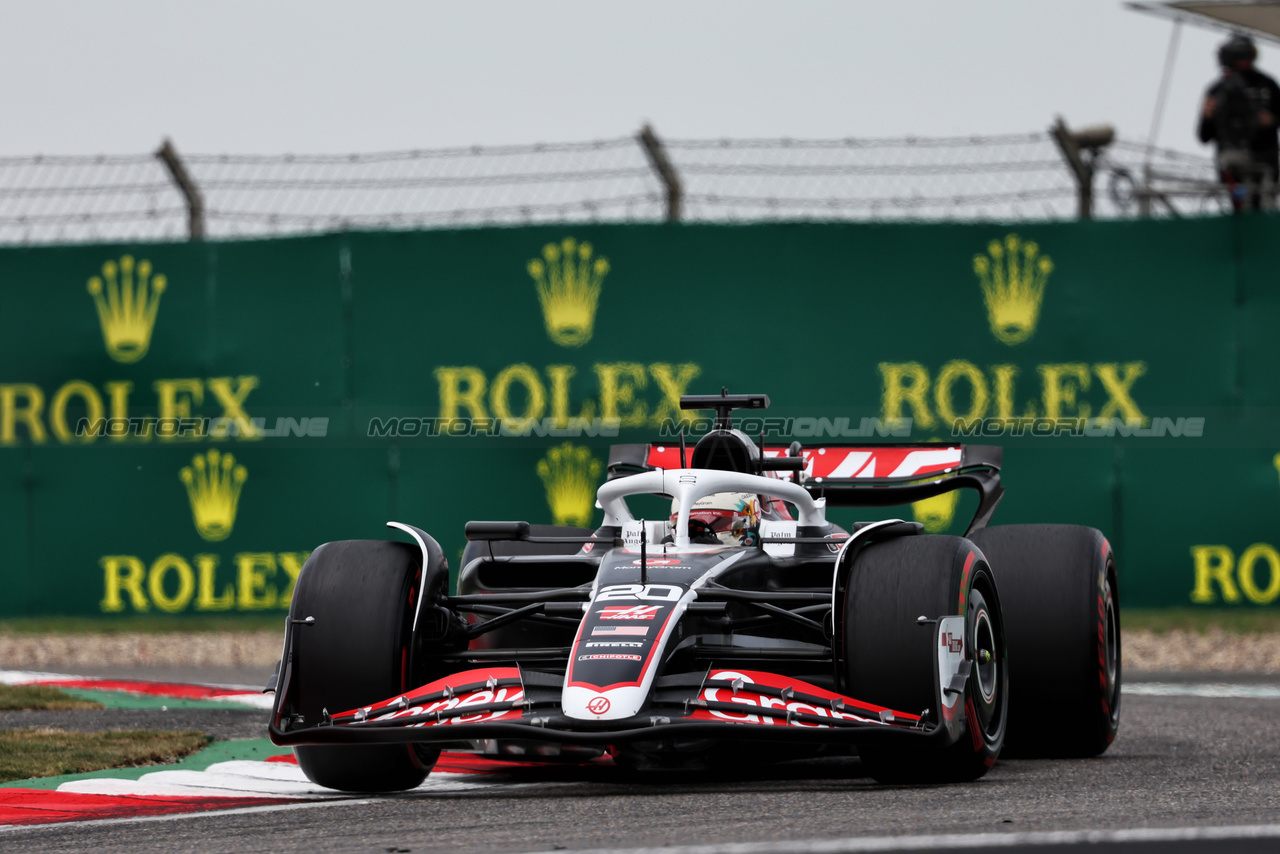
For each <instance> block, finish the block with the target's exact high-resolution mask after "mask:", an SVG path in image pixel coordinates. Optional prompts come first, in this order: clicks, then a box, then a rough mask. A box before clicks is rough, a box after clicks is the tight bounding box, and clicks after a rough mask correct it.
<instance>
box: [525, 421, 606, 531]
mask: <svg viewBox="0 0 1280 854" xmlns="http://www.w3.org/2000/svg"><path fill="white" fill-rule="evenodd" d="M602 469H603V466H601V464H600V461H599V460H597V459H595V458H594V457H592V456H591V450H590V449H589V448H579V447H575V446H574V445H573V443H571V442H565V443H564V444H563V445H558V446H556V447H554V448H552V449H551V450H550V451H548V452H547V455H546V456H545V457H543V458H542V459H541V460H539V461H538V477H540V478H542V484H543V486H545V487H546V490H547V504H548V505H549V506H550V507H551V515H552V517H553V518H554V519H555V523H556V524H557V525H577V526H579V527H582V528H586V527H589V526H590V525H591V511H592V510H593V509H594V508H595V503H596V482H597V481H598V480H599V479H600V472H601V471H602Z"/></svg>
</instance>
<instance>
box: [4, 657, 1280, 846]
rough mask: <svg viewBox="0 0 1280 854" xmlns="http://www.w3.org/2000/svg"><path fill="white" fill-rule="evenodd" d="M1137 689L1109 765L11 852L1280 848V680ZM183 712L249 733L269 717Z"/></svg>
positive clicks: (357, 809)
mask: <svg viewBox="0 0 1280 854" xmlns="http://www.w3.org/2000/svg"><path fill="white" fill-rule="evenodd" d="M1129 684H1130V685H1131V686H1132V689H1133V690H1131V691H1127V692H1126V696H1125V698H1124V707H1123V722H1122V726H1121V732H1120V737H1119V738H1118V739H1117V741H1116V743H1115V744H1114V745H1113V746H1112V748H1111V750H1109V751H1108V752H1107V753H1106V754H1105V755H1104V756H1103V757H1101V758H1098V759H1092V760H1056V761H1045V760H1037V761H1031V760H1002V761H1001V762H1000V763H999V764H998V765H997V766H996V767H995V768H994V769H993V770H992V771H991V772H990V773H989V774H988V775H987V776H986V777H985V778H984V779H982V780H980V781H978V782H976V783H972V784H967V785H959V786H937V787H934V786H930V787H888V786H880V785H878V784H876V783H874V782H873V781H871V780H870V779H867V778H865V777H863V776H861V772H860V769H859V766H858V762H857V760H856V759H850V758H828V759H822V760H810V761H797V762H791V763H785V764H782V765H777V766H772V767H764V768H758V769H752V770H749V771H741V772H734V773H710V772H705V773H692V772H680V773H672V772H663V773H648V774H636V773H624V772H621V771H619V770H617V769H607V768H606V769H600V768H596V769H568V768H566V769H552V770H534V771H531V772H530V773H529V774H527V775H525V776H524V777H523V778H521V781H520V782H519V783H517V784H515V785H509V786H504V787H501V788H490V789H483V790H479V791H470V792H456V791H455V792H437V793H431V792H418V793H412V794H408V795H400V796H395V797H379V798H362V799H360V800H358V801H346V802H341V803H322V804H317V803H306V804H296V805H294V804H291V805H287V806H286V807H283V808H279V807H268V808H264V809H253V810H247V811H243V812H234V813H220V814H203V815H195V816H182V817H174V818H166V819H163V820H144V821H131V820H124V821H103V822H95V823H83V824H74V825H62V826H44V827H37V828H29V829H15V830H9V831H6V832H4V833H0V851H5V852H8V851H14V852H18V851H24V852H25V851H42V852H44V851H48V852H61V851H66V852H77V854H79V852H83V851H85V850H95V851H102V852H129V854H137V853H138V852H151V851H157V852H158V851H164V852H173V851H200V852H219V851H226V852H253V851H273V852H276V851H279V852H307V854H316V852H328V851H367V852H406V851H408V852H445V851H448V852H456V851H481V850H484V851H514V852H522V851H528V852H532V851H539V852H541V851H553V850H565V849H570V850H591V849H598V850H613V851H618V850H624V851H625V850H630V849H651V850H652V851H654V852H655V854H656V852H657V851H658V850H661V851H665V852H670V854H710V852H713V851H718V852H725V854H765V852H786V851H796V852H814V854H835V852H844V851H862V850H1001V851H1039V852H1044V851H1053V852H1058V851H1076V850H1088V851H1099V852H1107V854H1111V852H1120V851H1124V852H1156V851H1160V852H1163V851H1188V852H1189V851H1196V852H1200V851H1214V850H1226V849H1227V846H1229V850H1232V851H1243V852H1249V851H1270V852H1275V851H1277V850H1280V680H1275V679H1274V678H1271V679H1253V680H1248V679H1244V680H1233V685H1232V686H1229V687H1228V688H1227V689H1225V690H1224V689H1222V688H1205V687H1203V679H1201V678H1196V677H1184V678H1181V679H1180V678H1178V677H1176V676H1169V675H1162V676H1160V677H1158V682H1157V677H1155V676H1154V675H1144V676H1143V678H1142V681H1138V680H1135V679H1132V678H1131V679H1130V680H1129ZM1139 692H1142V693H1139ZM1189 693H1190V694H1191V695H1190V696H1188V695H1187V694H1189ZM1224 694H1226V695H1232V694H1235V695H1242V696H1221V695H1224ZM122 714H123V713H120V712H117V713H115V715H116V716H117V717H119V716H120V715H122ZM170 714H172V715H174V716H175V717H174V718H173V719H172V720H171V722H170V723H171V724H177V723H178V722H179V719H178V716H180V717H181V720H182V722H183V724H184V728H185V726H194V727H200V726H208V727H210V728H214V727H216V728H219V729H222V730H223V731H225V732H226V733H227V734H231V733H233V732H234V734H235V735H237V736H238V735H240V734H241V733H243V732H246V731H251V730H252V729H253V727H254V726H255V723H254V722H255V720H257V719H259V718H260V717H261V716H262V713H260V712H247V711H240V712H228V711H216V712H215V711H208V710H196V709H191V710H177V709H175V710H171V712H170ZM209 715H211V716H213V717H209V718H207V719H206V718H205V717H203V716H209ZM126 717H127V715H126ZM130 720H131V719H130ZM137 722H138V723H139V724H142V719H141V717H139V718H138V719H137ZM49 723H53V721H50V722H49ZM155 723H156V721H153V720H147V721H146V725H154V724H155ZM10 725H11V724H10ZM111 725H113V726H115V725H119V724H117V723H112V724H111ZM1214 828H1217V830H1215V829H1214ZM1240 828H1244V830H1241V829H1240ZM1249 828H1253V829H1252V830H1250V829H1249ZM1152 829H1157V830H1152ZM1179 829H1181V830H1179ZM1206 829H1208V830H1206ZM1224 834H1225V835H1226V837H1227V838H1229V839H1230V841H1227V839H1224V838H1220V837H1222V836H1223V835H1224ZM1250 834H1252V835H1250Z"/></svg>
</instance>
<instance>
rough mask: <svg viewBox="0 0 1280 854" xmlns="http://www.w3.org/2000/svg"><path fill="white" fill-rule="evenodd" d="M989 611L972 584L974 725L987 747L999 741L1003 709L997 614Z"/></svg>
mask: <svg viewBox="0 0 1280 854" xmlns="http://www.w3.org/2000/svg"><path fill="white" fill-rule="evenodd" d="M991 607H992V606H991V605H990V604H989V603H988V602H987V599H986V596H984V595H983V591H982V589H981V586H980V584H978V583H975V584H974V586H973V587H972V588H971V589H970V591H969V614H970V617H969V643H970V647H969V648H970V649H971V650H972V651H973V652H972V656H973V671H972V675H973V681H974V684H975V685H976V687H977V689H978V690H977V691H976V692H975V695H973V701H974V705H975V706H976V708H975V711H976V712H977V717H978V720H977V721H976V722H975V723H976V724H977V725H978V727H979V728H980V729H981V732H982V737H983V740H984V741H986V742H987V743H988V744H990V743H993V742H995V741H998V740H999V739H1000V738H1001V737H1002V736H1001V732H1002V731H1003V729H1004V705H1005V681H1004V680H1005V676H1004V671H1003V669H1002V668H1003V666H1004V661H1003V658H1004V636H1003V632H1002V627H1001V624H1000V617H999V614H998V613H993V612H992V610H991ZM984 659H985V660H984Z"/></svg>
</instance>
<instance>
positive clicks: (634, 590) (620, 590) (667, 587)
mask: <svg viewBox="0 0 1280 854" xmlns="http://www.w3.org/2000/svg"><path fill="white" fill-rule="evenodd" d="M680 593H681V590H680V588H679V587H677V586H675V585H674V584H611V585H609V586H608V587H605V588H603V589H602V590H601V591H600V592H599V593H598V594H596V601H597V602H603V601H612V600H615V599H648V600H650V601H653V602H676V601H678V600H679V599H680Z"/></svg>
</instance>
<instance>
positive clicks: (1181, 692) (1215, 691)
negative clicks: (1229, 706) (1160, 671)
mask: <svg viewBox="0 0 1280 854" xmlns="http://www.w3.org/2000/svg"><path fill="white" fill-rule="evenodd" d="M1121 690H1122V691H1123V692H1124V693H1125V694H1145V695H1147V696H1150V697H1217V698H1245V699H1264V700H1280V686H1277V685H1240V684H1238V683H1236V684H1229V683H1226V682H1131V683H1126V684H1125V685H1124V687H1123V688H1122V689H1121Z"/></svg>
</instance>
